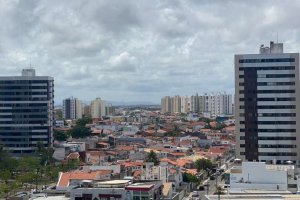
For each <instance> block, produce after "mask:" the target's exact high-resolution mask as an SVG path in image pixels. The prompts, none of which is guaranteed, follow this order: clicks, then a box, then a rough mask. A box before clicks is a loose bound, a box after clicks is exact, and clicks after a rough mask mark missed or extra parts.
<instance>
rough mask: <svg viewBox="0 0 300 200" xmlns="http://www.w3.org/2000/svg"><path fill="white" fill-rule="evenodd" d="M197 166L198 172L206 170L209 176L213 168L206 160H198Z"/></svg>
mask: <svg viewBox="0 0 300 200" xmlns="http://www.w3.org/2000/svg"><path fill="white" fill-rule="evenodd" d="M195 165H196V168H197V170H198V171H200V170H205V171H206V172H207V174H208V173H209V171H210V170H211V169H212V168H213V163H212V162H211V161H210V160H208V159H206V158H200V159H198V160H196V162H195Z"/></svg>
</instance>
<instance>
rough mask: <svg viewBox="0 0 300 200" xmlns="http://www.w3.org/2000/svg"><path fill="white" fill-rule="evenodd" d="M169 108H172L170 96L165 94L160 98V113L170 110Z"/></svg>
mask: <svg viewBox="0 0 300 200" xmlns="http://www.w3.org/2000/svg"><path fill="white" fill-rule="evenodd" d="M171 109H172V102H171V97H170V96H165V97H163V98H161V112H162V113H167V112H171Z"/></svg>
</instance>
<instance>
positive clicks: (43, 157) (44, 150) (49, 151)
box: [36, 142, 54, 166]
mask: <svg viewBox="0 0 300 200" xmlns="http://www.w3.org/2000/svg"><path fill="white" fill-rule="evenodd" d="M36 146H37V150H36V153H37V156H38V157H39V159H40V164H41V165H43V166H44V165H47V164H49V163H51V162H52V161H53V158H52V156H53V153H54V149H53V148H51V147H45V146H44V144H43V143H41V142H38V143H37V145H36Z"/></svg>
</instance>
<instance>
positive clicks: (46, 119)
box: [0, 69, 54, 155]
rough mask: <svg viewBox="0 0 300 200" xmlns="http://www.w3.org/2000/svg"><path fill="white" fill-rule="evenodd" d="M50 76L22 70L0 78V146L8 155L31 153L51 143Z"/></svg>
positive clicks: (52, 103) (52, 100)
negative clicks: (19, 74)
mask: <svg viewBox="0 0 300 200" xmlns="http://www.w3.org/2000/svg"><path fill="white" fill-rule="evenodd" d="M53 111H54V79H53V78H52V77H49V76H36V75H35V70H34V69H23V71H22V76H2V77H0V145H4V148H5V149H7V150H8V151H9V152H11V153H12V154H19V155H22V154H32V153H34V152H35V150H36V146H37V143H39V142H40V143H42V144H43V145H44V146H45V147H46V146H51V145H52V133H53Z"/></svg>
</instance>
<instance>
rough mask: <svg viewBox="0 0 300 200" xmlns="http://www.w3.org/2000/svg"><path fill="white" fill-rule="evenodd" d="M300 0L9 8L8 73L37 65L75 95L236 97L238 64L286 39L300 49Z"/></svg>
mask: <svg viewBox="0 0 300 200" xmlns="http://www.w3.org/2000/svg"><path fill="white" fill-rule="evenodd" d="M299 10H300V1H292V0H290V1H289V0H285V1H282V0H278V1H267V0H266V1H261V0H251V1H250V0H249V1H240V0H235V1H225V0H219V1H217V0H214V1H211V0H206V1H205V0H194V1H180V0H169V1H155V0H134V1H133V0H132V1H131V0H118V1H117V0H115V1H113V0H106V1H98V0H92V1H84V0H81V1H79V0H65V1H62V0H51V1H49V0H41V1H34V0H0V19H1V20H0V69H1V74H2V75H19V74H20V73H21V69H22V68H26V67H29V65H30V60H31V63H32V66H33V67H34V68H35V69H36V71H37V74H38V75H49V76H53V77H54V78H55V98H56V99H55V100H56V104H60V102H61V100H62V99H64V98H66V97H69V96H74V97H78V98H79V99H82V100H84V101H89V100H91V99H94V98H96V97H101V98H103V99H105V100H113V101H148V102H149V101H150V102H154V103H159V102H160V98H161V97H162V96H165V95H175V94H179V95H191V94H194V93H196V92H198V93H204V92H217V91H221V92H223V91H225V92H227V93H233V91H234V74H233V73H234V70H233V68H234V66H233V56H234V54H237V53H257V52H258V47H259V46H260V44H263V43H264V44H268V43H269V41H270V40H275V41H276V38H277V32H278V36H279V37H278V39H279V42H284V49H285V51H286V52H299V50H300V30H299V28H300V20H299V19H300V12H299Z"/></svg>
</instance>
